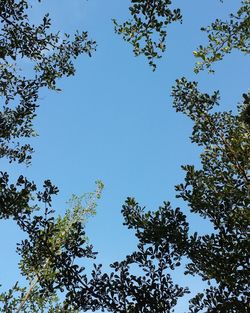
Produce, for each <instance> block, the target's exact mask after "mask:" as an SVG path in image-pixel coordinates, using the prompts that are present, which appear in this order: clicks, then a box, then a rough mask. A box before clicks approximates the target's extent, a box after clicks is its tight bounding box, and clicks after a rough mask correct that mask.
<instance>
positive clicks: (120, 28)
mask: <svg viewBox="0 0 250 313" xmlns="http://www.w3.org/2000/svg"><path fill="white" fill-rule="evenodd" d="M171 3H172V1H170V0H131V4H132V5H131V7H130V8H129V11H130V14H131V17H132V18H131V19H130V20H128V21H125V22H124V23H123V24H118V23H117V21H116V20H113V21H114V25H115V32H116V33H118V34H119V35H122V37H123V39H124V40H125V41H127V42H129V43H130V44H132V46H133V51H134V54H135V56H139V55H144V56H145V57H146V58H147V59H148V61H149V65H150V66H152V68H153V70H155V68H156V64H155V59H159V58H161V56H162V53H163V52H164V51H165V49H166V44H165V41H166V37H167V30H166V29H167V26H168V25H169V24H170V23H172V22H176V21H181V19H182V16H181V13H180V9H173V10H172V9H171V8H170V6H171Z"/></svg>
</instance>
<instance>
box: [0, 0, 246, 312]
mask: <svg viewBox="0 0 250 313" xmlns="http://www.w3.org/2000/svg"><path fill="white" fill-rule="evenodd" d="M131 3H132V5H131V7H130V9H129V10H130V13H131V17H132V19H131V20H129V21H125V22H124V23H123V24H118V22H117V21H116V20H114V24H115V31H116V32H117V33H118V34H121V35H122V36H123V39H124V40H125V41H128V42H129V43H131V44H132V46H133V49H134V54H135V55H136V56H138V55H141V54H142V55H144V56H145V57H146V58H147V59H148V61H149V64H150V65H151V66H152V68H153V69H155V68H156V64H155V62H154V61H155V59H157V58H160V57H161V53H162V52H163V51H164V50H165V40H166V35H167V31H166V27H167V26H168V24H170V23H172V22H175V21H181V19H182V16H181V11H180V9H173V10H172V9H170V5H171V1H168V0H164V1H162V0H155V1H148V0H140V1H139V0H132V1H131ZM249 4H250V3H249V1H248V0H244V1H242V6H241V7H240V9H239V10H238V12H237V13H236V14H232V15H231V17H230V21H229V22H224V21H220V20H216V21H215V22H214V23H213V24H212V25H211V27H210V28H206V29H203V30H204V31H206V32H207V33H208V40H209V45H208V47H205V48H204V47H202V46H200V48H199V49H198V50H197V51H196V52H194V54H195V56H196V57H198V58H201V63H197V65H196V67H195V71H196V72H198V71H199V70H202V69H204V68H208V69H210V67H211V65H212V64H213V63H214V62H215V61H218V60H221V59H222V58H223V57H224V55H225V54H227V53H230V52H231V51H232V49H238V50H240V51H242V52H244V53H249V12H250V7H249ZM0 9H1V10H0V18H1V23H2V30H1V38H0V57H1V61H2V62H1V65H0V66H1V68H0V70H1V77H2V79H1V82H0V92H1V96H2V99H3V102H4V105H3V110H2V112H1V115H0V123H1V130H0V140H1V141H0V155H1V157H5V158H8V159H9V160H10V162H12V161H18V162H19V163H24V162H26V163H27V164H29V163H30V161H31V153H32V152H33V150H32V147H31V146H30V145H29V144H28V143H27V144H26V143H25V144H23V139H26V138H29V137H31V136H33V135H35V132H34V129H33V125H32V121H33V119H34V117H35V115H36V109H37V107H38V103H37V100H38V94H39V90H40V89H41V88H44V87H46V88H49V89H52V90H58V88H57V85H56V81H57V79H58V78H60V77H62V76H69V75H73V74H74V71H75V69H74V65H73V63H72V61H71V60H72V58H73V59H74V58H76V57H78V55H79V54H82V53H87V54H91V53H92V51H93V50H94V49H95V42H93V41H91V40H89V39H88V35H87V33H86V32H84V33H82V34H79V33H77V34H76V35H75V37H74V39H73V40H72V41H70V38H69V35H66V37H65V38H64V39H60V36H59V34H51V33H50V32H49V27H50V23H51V21H50V19H49V16H48V15H46V16H45V17H44V19H43V21H42V23H41V24H40V25H38V26H34V25H32V24H31V23H30V21H29V19H28V14H27V12H28V11H27V10H28V9H30V4H29V2H28V1H25V0H21V1H14V0H8V1H0ZM157 36H158V37H157ZM156 38H158V39H156ZM23 58H25V59H28V60H29V61H31V62H33V64H34V73H33V76H32V77H23V76H22V75H21V74H20V73H19V71H18V68H19V65H18V66H17V64H16V62H19V61H20V59H23ZM19 63H20V62H19ZM172 95H173V98H174V107H175V108H176V111H177V112H182V113H184V114H186V115H187V116H188V117H189V118H191V120H192V121H193V122H194V127H193V133H192V141H193V142H194V143H196V144H198V145H199V146H201V147H203V148H204V151H203V153H202V154H201V168H200V169H195V167H194V166H192V165H185V166H183V169H184V171H185V172H186V178H185V182H184V183H182V184H180V185H178V186H176V191H177V197H180V198H182V199H183V200H184V201H185V202H187V204H188V205H189V207H190V210H191V211H192V212H194V213H197V214H199V215H200V216H202V217H203V218H205V219H208V220H209V221H210V222H211V224H212V226H213V228H214V232H213V233H209V234H207V235H202V236H201V235H199V234H197V233H193V234H192V233H190V230H189V224H188V220H187V217H186V216H185V215H184V213H183V212H182V210H181V209H180V208H176V209H173V208H172V207H171V205H170V203H169V202H166V203H164V204H163V206H162V207H160V208H159V209H158V210H156V211H152V212H151V211H146V210H145V208H142V207H141V206H139V204H138V203H137V202H136V200H135V199H133V198H128V199H127V201H126V202H125V204H124V206H123V209H122V213H123V216H124V219H125V221H124V224H125V225H127V226H128V228H132V229H134V230H135V233H136V236H137V238H138V247H137V250H136V251H134V252H133V253H131V254H130V255H128V256H127V257H126V258H125V259H124V260H123V261H120V262H114V263H113V264H112V265H111V268H113V269H114V272H112V273H103V272H102V270H101V266H100V265H95V266H94V269H93V272H92V277H90V278H89V277H88V276H87V275H86V274H85V273H84V268H82V267H80V266H79V265H78V264H77V263H76V262H75V258H84V257H86V258H94V257H95V253H94V252H93V251H92V247H91V246H89V245H88V244H87V240H86V235H85V232H84V225H85V219H83V218H84V216H85V215H86V214H87V215H89V214H92V213H93V209H94V207H95V201H96V198H99V196H100V192H101V189H102V187H103V186H102V184H101V183H98V187H97V191H96V193H93V194H89V195H86V197H87V204H86V205H84V206H83V205H82V204H81V203H82V199H79V198H77V197H73V199H72V201H73V205H72V208H71V210H70V211H68V212H66V214H65V216H63V217H55V215H54V210H53V209H52V207H51V201H52V196H53V195H56V194H57V193H58V189H57V188H56V187H55V186H53V184H52V183H51V182H50V181H45V183H44V190H43V191H40V192H39V191H37V187H36V185H35V184H34V183H33V182H30V181H29V180H28V179H27V178H24V177H23V176H20V177H19V179H18V180H17V182H16V183H15V184H12V183H10V177H9V175H8V174H7V173H1V177H0V192H1V197H0V216H1V218H5V219H6V218H12V219H14V220H15V221H16V223H17V225H18V227H20V228H21V230H23V231H24V232H25V233H26V235H27V239H25V240H23V241H22V242H21V244H20V245H19V246H18V253H19V254H20V256H21V262H20V269H21V272H22V274H23V275H24V276H25V277H26V278H27V279H28V280H29V282H30V286H29V287H22V286H19V285H18V284H16V285H15V286H14V287H13V288H12V289H11V290H9V291H7V292H4V293H2V295H1V296H0V300H1V302H2V308H1V310H2V312H13V311H16V312H21V311H22V312H65V311H66V312H77V311H78V310H79V311H80V310H82V311H89V310H92V311H93V310H94V311H95V310H97V309H104V310H105V309H106V310H108V311H110V312H117V313H118V312H119V313H122V312H123V313H125V312H130V313H132V312H134V313H137V312H142V313H143V312H155V313H158V312H162V313H163V312H164V313H167V312H172V311H173V310H174V307H175V305H176V303H177V301H178V298H180V297H182V296H184V295H185V294H187V293H188V292H189V290H188V288H187V287H185V286H184V287H183V286H178V285H176V284H174V282H173V279H172V278H171V275H170V274H171V271H173V270H177V268H178V267H179V266H180V265H181V264H182V265H184V266H186V272H185V273H186V274H187V275H188V274H191V275H199V276H201V277H202V279H203V280H205V281H207V282H208V284H210V286H208V288H207V289H205V290H204V292H203V293H199V294H197V295H196V296H195V297H194V298H192V299H190V308H189V310H190V312H204V311H206V312H248V309H249V306H248V302H247V297H248V296H249V293H248V289H247V287H248V286H247V282H248V280H247V278H248V276H247V274H248V271H249V265H248V255H249V248H248V245H247V240H248V237H249V232H248V227H249V213H248V212H249V206H250V198H249V197H250V178H249V171H250V163H249V155H250V141H249V140H250V139H249V138H250V137H249V133H250V128H249V116H250V115H249V107H250V103H249V98H250V95H249V93H245V94H243V98H244V100H243V105H242V106H240V107H239V114H238V115H234V114H233V113H232V112H218V111H216V110H215V109H214V107H215V105H217V104H218V102H219V92H215V93H214V94H212V95H208V94H207V93H202V92H200V91H199V90H198V83H197V82H189V81H188V80H187V79H186V78H182V79H179V80H177V81H176V86H174V87H173V92H172ZM41 204H43V206H44V207H45V209H44V212H42V210H41ZM37 212H38V213H37ZM40 212H41V213H40ZM38 256H39V258H38ZM186 259H188V260H189V261H188V262H189V263H188V264H185V260H186ZM134 268H137V271H134ZM62 295H63V296H64V297H63V300H62V301H60V300H61V298H60V297H61V296H62Z"/></svg>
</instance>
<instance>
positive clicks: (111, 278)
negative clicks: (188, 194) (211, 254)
mask: <svg viewBox="0 0 250 313" xmlns="http://www.w3.org/2000/svg"><path fill="white" fill-rule="evenodd" d="M122 213H123V216H124V219H125V223H124V224H125V225H127V226H128V228H133V229H135V231H136V236H137V238H138V240H139V243H138V246H137V250H136V251H135V252H133V253H132V254H130V255H128V256H127V257H126V258H125V260H123V261H121V262H114V263H113V264H111V268H112V269H113V270H114V272H111V274H106V273H104V274H103V273H102V272H101V265H100V266H95V269H94V271H93V273H92V279H91V280H90V281H89V282H88V285H86V287H85V288H83V289H82V290H80V291H79V292H78V293H77V294H75V295H73V294H72V298H71V299H70V303H71V304H72V303H74V305H75V306H76V308H77V309H83V310H85V306H84V304H85V303H87V302H88V301H90V303H91V306H90V307H89V308H92V309H97V308H99V307H100V308H102V309H105V310H108V311H109V312H116V313H125V312H131V313H132V312H136V313H137V312H142V313H165V312H171V310H172V308H173V307H174V306H175V305H176V303H177V300H178V298H179V297H182V296H183V295H184V294H186V293H188V289H187V288H183V287H180V286H178V285H177V284H174V282H173V280H172V278H171V275H170V272H169V271H170V270H174V269H176V268H177V267H178V266H180V264H181V256H182V255H183V253H184V250H185V248H184V247H185V246H186V243H187V232H188V224H187V222H186V217H185V215H183V214H182V213H181V212H180V210H179V209H176V210H172V209H171V207H170V205H169V203H164V206H163V207H161V208H160V209H159V210H158V211H157V212H146V213H144V210H143V209H142V208H141V207H140V206H139V205H138V204H137V203H136V202H135V200H134V199H132V198H128V199H127V201H126V203H125V205H124V206H123V210H122ZM173 231H175V234H174V236H173ZM138 272H139V273H141V274H138Z"/></svg>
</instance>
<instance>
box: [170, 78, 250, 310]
mask: <svg viewBox="0 0 250 313" xmlns="http://www.w3.org/2000/svg"><path fill="white" fill-rule="evenodd" d="M173 96H174V106H175V108H176V110H177V111H181V112H182V113H185V114H186V115H188V116H189V117H190V118H191V119H192V120H193V121H194V128H193V133H192V137H191V139H192V141H193V142H195V143H197V144H198V145H200V146H202V147H204V152H203V153H202V154H201V169H198V170H197V169H195V168H194V166H190V165H186V166H183V169H184V170H185V171H186V178H185V183H184V184H180V185H178V186H176V190H177V191H178V192H179V193H178V197H181V198H182V199H183V200H184V201H186V202H187V203H188V205H189V207H190V210H191V212H195V213H197V214H199V215H200V216H202V217H203V218H205V219H208V220H210V222H211V223H212V225H213V228H214V232H213V233H212V234H207V235H204V236H199V235H198V234H194V235H192V236H190V241H189V248H188V256H189V258H190V260H191V262H190V263H189V264H188V265H187V271H186V273H189V274H192V275H194V274H198V275H200V276H201V277H202V278H203V279H204V280H206V281H208V282H209V283H210V282H213V281H215V282H216V286H215V287H210V288H209V289H206V290H205V291H204V295H199V296H197V297H195V298H194V299H193V300H192V301H191V307H190V308H191V312H200V311H201V309H203V308H204V309H206V310H207V312H247V310H248V304H247V303H248V300H247V297H248V295H249V294H248V275H249V263H248V259H249V252H250V251H249V250H250V249H249V244H248V241H249V229H248V227H249V223H250V219H249V208H250V177H249V171H250V159H249V156H250V132H249V128H247V127H246V125H245V124H244V123H242V122H241V121H240V118H239V116H235V115H233V114H232V113H231V112H213V113H210V112H209V111H210V110H212V109H213V106H214V104H217V101H218V97H219V95H218V92H216V93H214V94H213V95H212V96H209V95H207V94H202V93H200V92H199V91H198V90H197V83H195V82H193V83H190V82H187V81H186V80H185V79H181V80H178V81H177V85H176V87H174V88H173Z"/></svg>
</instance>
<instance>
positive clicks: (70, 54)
mask: <svg viewBox="0 0 250 313" xmlns="http://www.w3.org/2000/svg"><path fill="white" fill-rule="evenodd" d="M29 9H31V4H30V2H29V1H26V0H20V1H17V0H7V1H5V0H4V1H3V0H2V1H0V22H1V30H0V60H1V64H0V76H1V81H0V96H1V102H2V107H1V111H0V157H7V158H9V160H10V161H18V162H26V163H30V160H31V153H32V152H33V149H32V147H31V146H30V145H29V144H27V143H22V144H21V143H20V140H21V138H28V137H32V136H35V135H36V133H35V131H34V129H33V125H32V123H33V119H34V117H35V116H36V109H37V107H38V103H37V100H38V95H39V90H40V89H41V88H43V87H47V88H49V89H52V90H57V87H56V82H57V80H58V78H61V77H63V76H70V75H74V72H75V68H74V65H73V63H72V59H75V58H76V57H78V55H80V54H83V53H87V54H88V55H91V53H92V51H93V50H94V49H95V42H94V41H91V40H89V39H88V35H87V32H83V33H76V34H75V36H74V38H73V40H70V37H69V35H65V38H62V37H61V36H60V33H55V34H53V33H51V32H50V26H51V20H50V18H49V15H48V14H47V15H45V16H44V18H43V20H42V22H41V23H40V24H39V25H37V26H35V25H33V24H32V23H31V22H30V21H29V17H28V15H27V11H28V10H29ZM22 60H25V61H26V62H27V61H29V62H30V64H32V65H33V69H34V71H33V74H32V75H31V74H30V75H27V76H24V74H23V73H24V72H23V71H22V70H20V68H21V66H22ZM17 62H18V63H17Z"/></svg>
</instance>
